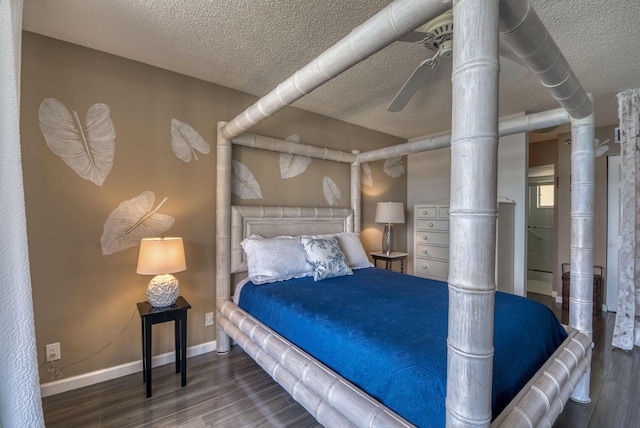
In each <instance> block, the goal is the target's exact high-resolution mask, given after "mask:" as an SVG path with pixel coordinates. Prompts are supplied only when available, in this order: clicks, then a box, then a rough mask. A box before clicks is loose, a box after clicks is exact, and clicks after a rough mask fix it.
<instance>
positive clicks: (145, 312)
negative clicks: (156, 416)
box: [138, 296, 191, 398]
mask: <svg viewBox="0 0 640 428" xmlns="http://www.w3.org/2000/svg"><path fill="white" fill-rule="evenodd" d="M188 309H191V305H190V304H189V302H187V301H186V300H185V299H184V297H182V296H178V300H176V302H175V303H174V304H173V305H171V306H167V307H164V308H154V307H153V306H151V305H150V304H149V302H140V303H138V312H139V313H140V318H141V321H142V377H143V380H144V382H145V383H146V384H147V398H149V397H151V326H152V325H153V324H160V323H163V322H167V321H174V325H175V342H176V373H181V375H182V386H186V385H187V310H188Z"/></svg>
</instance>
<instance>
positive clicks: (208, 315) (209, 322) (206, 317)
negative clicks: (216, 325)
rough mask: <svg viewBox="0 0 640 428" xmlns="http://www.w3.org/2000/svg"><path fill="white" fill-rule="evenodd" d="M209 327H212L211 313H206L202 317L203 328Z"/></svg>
mask: <svg viewBox="0 0 640 428" xmlns="http://www.w3.org/2000/svg"><path fill="white" fill-rule="evenodd" d="M210 325H213V312H207V313H206V314H205V315H204V326H205V327H208V326H210Z"/></svg>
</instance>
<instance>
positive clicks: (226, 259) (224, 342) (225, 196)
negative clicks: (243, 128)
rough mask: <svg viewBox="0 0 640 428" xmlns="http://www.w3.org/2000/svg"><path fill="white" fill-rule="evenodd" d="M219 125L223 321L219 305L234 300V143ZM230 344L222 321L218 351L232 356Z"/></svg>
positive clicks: (218, 298)
mask: <svg viewBox="0 0 640 428" xmlns="http://www.w3.org/2000/svg"><path fill="white" fill-rule="evenodd" d="M225 124H226V122H218V144H217V147H218V148H217V156H216V181H217V183H216V314H217V315H216V318H217V319H218V320H219V318H220V312H219V307H220V304H219V303H220V302H221V301H224V300H229V298H230V297H231V235H230V234H231V141H229V140H225V139H224V138H222V136H221V134H220V129H222V127H224V126H225ZM230 349H231V341H230V339H229V336H228V335H227V334H226V333H225V332H224V329H223V328H222V325H221V323H220V322H219V321H217V322H216V351H217V352H218V353H219V354H224V353H227V352H229V350H230Z"/></svg>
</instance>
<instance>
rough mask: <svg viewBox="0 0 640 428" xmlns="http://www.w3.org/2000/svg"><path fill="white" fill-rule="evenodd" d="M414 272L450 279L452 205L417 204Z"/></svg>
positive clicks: (415, 213)
mask: <svg viewBox="0 0 640 428" xmlns="http://www.w3.org/2000/svg"><path fill="white" fill-rule="evenodd" d="M413 218H414V227H413V230H414V239H413V242H414V247H415V248H414V252H413V254H414V256H413V266H414V271H415V272H414V273H415V275H417V276H422V277H425V278H431V279H437V280H440V281H446V280H447V278H448V276H449V206H448V205H438V204H419V205H415V206H414V217H413Z"/></svg>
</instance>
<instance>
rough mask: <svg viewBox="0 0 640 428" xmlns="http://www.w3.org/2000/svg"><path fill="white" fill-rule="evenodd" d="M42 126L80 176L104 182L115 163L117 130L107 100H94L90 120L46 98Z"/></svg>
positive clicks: (55, 150)
mask: <svg viewBox="0 0 640 428" xmlns="http://www.w3.org/2000/svg"><path fill="white" fill-rule="evenodd" d="M39 118H40V130H41V131H42V135H44V139H45V141H46V142H47V146H49V148H50V149H51V151H52V152H53V153H55V154H56V155H58V156H59V157H60V159H62V160H63V161H64V162H65V163H66V164H67V165H68V166H69V167H70V168H71V169H73V170H74V171H75V172H76V173H77V174H78V175H79V176H80V177H82V178H84V179H85V180H89V181H91V182H93V183H95V184H97V185H98V186H102V184H103V183H104V180H105V179H106V178H107V176H108V175H109V172H110V171H111V167H112V166H113V155H114V152H115V147H116V141H115V140H116V131H115V128H114V127H113V122H112V121H111V116H110V111H109V107H108V106H107V105H106V104H94V105H93V106H91V108H89V111H88V112H87V120H86V121H85V123H84V127H83V124H82V123H81V122H80V118H79V117H78V113H77V112H75V111H73V112H71V113H69V110H67V108H66V107H65V106H64V104H62V103H61V102H60V101H58V100H56V99H54V98H46V99H45V100H44V101H43V102H42V104H40V110H39Z"/></svg>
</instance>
